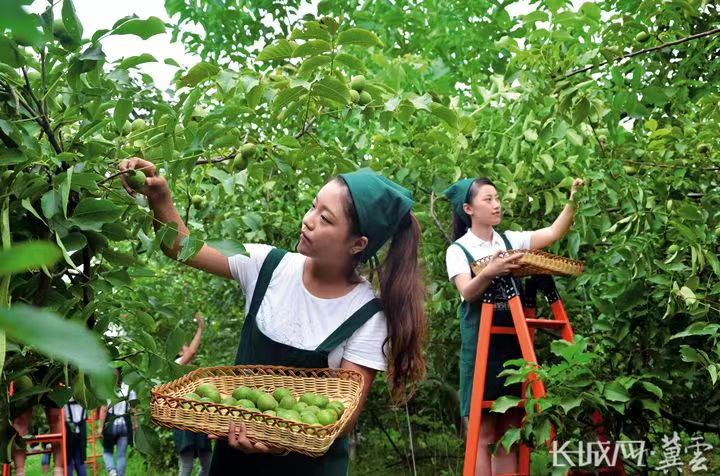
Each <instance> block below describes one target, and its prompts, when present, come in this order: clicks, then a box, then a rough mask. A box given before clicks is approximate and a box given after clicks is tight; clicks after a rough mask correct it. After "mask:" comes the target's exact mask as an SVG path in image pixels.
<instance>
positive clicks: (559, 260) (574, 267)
mask: <svg viewBox="0 0 720 476" xmlns="http://www.w3.org/2000/svg"><path fill="white" fill-rule="evenodd" d="M517 253H524V255H523V257H522V258H520V259H518V260H517V261H516V263H517V264H519V265H520V267H519V268H517V269H514V270H513V271H512V273H511V274H512V275H513V276H532V275H540V274H550V275H555V276H580V275H581V274H582V272H583V269H584V268H585V263H583V262H582V261H576V260H572V259H569V258H565V257H563V256H557V255H554V254H551V253H546V252H544V251H540V250H510V251H507V252H505V253H502V254H501V255H500V256H510V255H513V254H517ZM491 259H492V257H491V256H488V257H486V258H482V259H479V260H475V261H474V262H473V263H472V270H473V272H474V273H475V274H478V273H479V272H480V271H481V270H482V269H483V268H484V267H485V266H486V265H487V264H488V263H489V262H490V260H491Z"/></svg>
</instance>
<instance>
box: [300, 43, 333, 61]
mask: <svg viewBox="0 0 720 476" xmlns="http://www.w3.org/2000/svg"><path fill="white" fill-rule="evenodd" d="M330 50H332V45H330V43H328V42H327V41H325V40H308V41H306V42H305V43H303V44H302V45H300V46H298V47H297V48H295V50H294V51H293V54H292V55H293V57H295V58H302V57H305V56H317V55H319V54H322V53H325V52H327V51H330Z"/></svg>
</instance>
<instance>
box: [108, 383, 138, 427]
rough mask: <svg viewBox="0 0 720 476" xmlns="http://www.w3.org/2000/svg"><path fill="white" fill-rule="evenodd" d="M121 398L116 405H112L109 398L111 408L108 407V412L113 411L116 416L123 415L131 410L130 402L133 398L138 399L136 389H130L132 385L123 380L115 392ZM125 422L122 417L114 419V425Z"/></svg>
mask: <svg viewBox="0 0 720 476" xmlns="http://www.w3.org/2000/svg"><path fill="white" fill-rule="evenodd" d="M115 393H116V394H117V396H118V398H119V399H120V401H119V402H117V403H116V404H114V405H111V403H110V400H108V405H109V406H110V408H109V409H108V413H112V414H113V415H115V416H116V417H119V416H123V415H125V414H126V413H128V411H129V410H130V402H131V401H133V400H137V394H136V393H135V390H130V387H129V386H128V384H126V383H125V382H122V383H121V384H120V388H119V389H118V390H116V392H115ZM124 424H125V422H124V421H123V419H122V418H115V419H114V420H113V425H124Z"/></svg>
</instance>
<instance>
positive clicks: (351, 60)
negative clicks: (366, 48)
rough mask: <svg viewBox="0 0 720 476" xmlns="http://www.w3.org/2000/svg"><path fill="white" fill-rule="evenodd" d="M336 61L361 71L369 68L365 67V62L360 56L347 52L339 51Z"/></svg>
mask: <svg viewBox="0 0 720 476" xmlns="http://www.w3.org/2000/svg"><path fill="white" fill-rule="evenodd" d="M335 61H336V62H337V63H340V64H344V65H345V66H347V67H348V68H350V69H351V70H355V71H359V72H361V73H362V72H365V71H366V70H367V68H365V63H363V62H362V61H361V60H360V59H359V58H358V57H356V56H353V55H350V54H347V53H339V54H337V55H335Z"/></svg>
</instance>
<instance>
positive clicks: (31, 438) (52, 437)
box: [23, 433, 62, 444]
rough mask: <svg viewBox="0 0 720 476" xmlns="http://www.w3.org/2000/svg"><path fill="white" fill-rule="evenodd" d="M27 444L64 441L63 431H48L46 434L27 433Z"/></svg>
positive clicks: (25, 438) (25, 440)
mask: <svg viewBox="0 0 720 476" xmlns="http://www.w3.org/2000/svg"><path fill="white" fill-rule="evenodd" d="M23 441H24V442H25V443H27V444H32V443H58V442H60V441H62V433H47V434H45V435H27V436H24V437H23Z"/></svg>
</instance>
